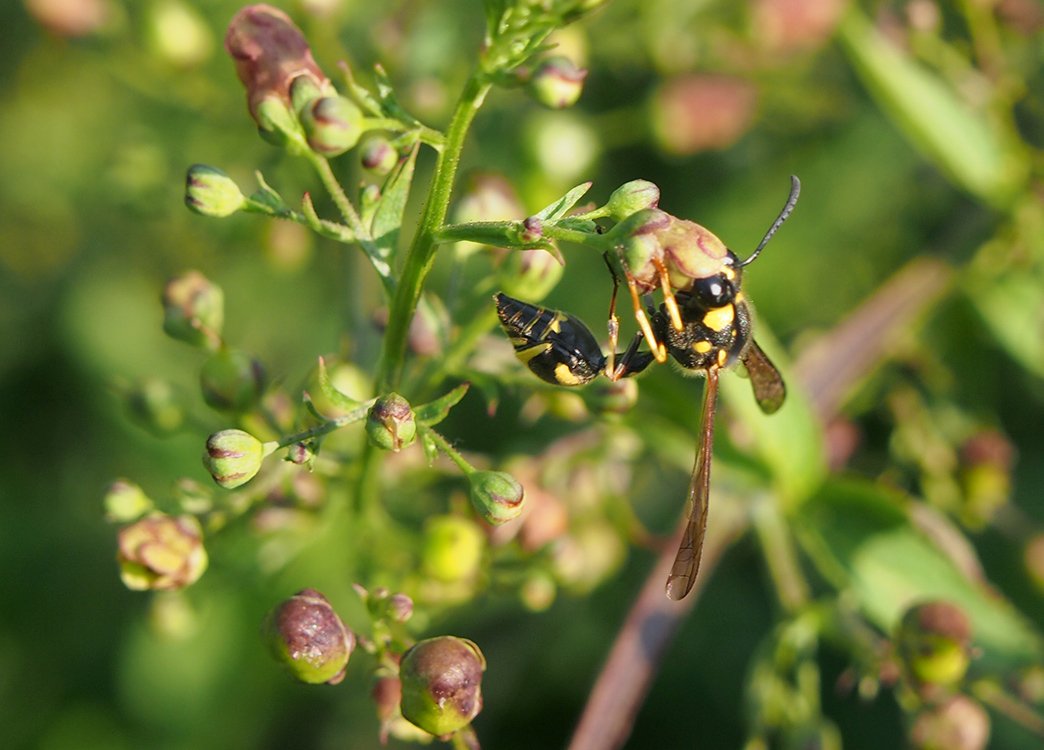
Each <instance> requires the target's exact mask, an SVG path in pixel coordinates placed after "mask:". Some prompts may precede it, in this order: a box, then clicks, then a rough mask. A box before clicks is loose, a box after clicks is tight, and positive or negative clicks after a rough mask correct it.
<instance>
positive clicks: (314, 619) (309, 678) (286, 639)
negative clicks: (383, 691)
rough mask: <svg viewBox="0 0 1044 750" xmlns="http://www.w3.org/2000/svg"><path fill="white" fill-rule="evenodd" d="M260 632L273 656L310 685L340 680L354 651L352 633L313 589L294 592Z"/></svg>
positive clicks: (332, 682) (328, 603) (275, 610)
mask: <svg viewBox="0 0 1044 750" xmlns="http://www.w3.org/2000/svg"><path fill="white" fill-rule="evenodd" d="M264 634H265V639H266V640H267V641H268V645H269V647H270V648H271V649H272V653H273V654H275V657H276V659H278V660H279V661H280V662H282V663H283V664H284V665H285V666H286V667H287V668H288V669H289V670H290V672H291V674H293V676H294V677H296V678H297V679H298V680H300V681H301V682H307V683H311V684H313V685H318V684H320V683H324V682H325V683H328V684H330V685H336V684H337V683H339V682H340V681H341V680H343V679H344V675H345V671H346V670H347V668H348V659H349V658H350V657H351V655H352V651H354V650H355V634H354V633H352V631H350V630H349V629H348V628H346V627H345V625H344V623H343V622H341V618H340V617H338V616H337V613H336V612H335V611H334V608H333V607H332V606H331V605H330V602H329V601H327V599H326V597H325V596H323V595H322V594H320V593H319V592H318V591H316V590H315V589H304V590H302V591H298V592H297V593H296V594H294V595H293V596H292V597H290V598H289V599H287V600H286V601H284V602H282V603H281V604H279V606H277V607H276V608H275V609H274V610H272V612H271V613H270V614H269V615H268V618H267V619H266V621H265V627H264Z"/></svg>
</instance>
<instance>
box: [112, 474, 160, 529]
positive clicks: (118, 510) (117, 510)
mask: <svg viewBox="0 0 1044 750" xmlns="http://www.w3.org/2000/svg"><path fill="white" fill-rule="evenodd" d="M103 502H104V504H105V520H107V521H112V522H114V523H129V522H131V521H134V520H137V519H139V518H141V517H142V516H143V515H145V514H146V513H148V512H149V511H151V510H152V508H153V504H152V500H151V498H149V496H148V495H146V494H145V491H144V490H143V489H142V488H141V487H139V486H138V485H136V484H135V483H134V482H132V481H130V480H129V479H117V480H116V481H114V482H113V483H112V484H110V485H109V488H108V489H107V490H106V491H105V498H104V501H103Z"/></svg>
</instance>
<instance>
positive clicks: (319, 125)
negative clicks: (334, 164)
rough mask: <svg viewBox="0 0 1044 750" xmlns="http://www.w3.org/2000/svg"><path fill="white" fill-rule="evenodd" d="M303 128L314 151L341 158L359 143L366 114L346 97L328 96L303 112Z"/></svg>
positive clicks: (301, 116)
mask: <svg viewBox="0 0 1044 750" xmlns="http://www.w3.org/2000/svg"><path fill="white" fill-rule="evenodd" d="M300 119H301V126H302V127H303V128H304V131H305V135H306V136H307V138H308V145H309V146H311V147H312V150H313V151H315V152H316V153H318V154H322V155H323V156H338V155H340V154H343V153H344V152H345V151H347V150H349V149H350V148H352V147H353V146H355V144H356V143H358V142H359V138H360V136H362V134H363V126H364V123H363V113H362V110H360V109H359V108H358V107H357V106H355V104H354V103H352V102H351V101H349V100H348V99H345V98H344V97H343V96H324V97H321V98H319V99H316V100H315V101H313V102H311V103H309V104H308V105H307V106H305V108H304V109H302V110H301V114H300Z"/></svg>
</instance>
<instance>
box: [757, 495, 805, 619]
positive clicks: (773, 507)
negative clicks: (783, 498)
mask: <svg viewBox="0 0 1044 750" xmlns="http://www.w3.org/2000/svg"><path fill="white" fill-rule="evenodd" d="M753 519H754V530H755V532H756V533H757V535H758V541H760V542H761V549H762V550H763V555H764V557H765V564H766V565H767V566H768V569H769V574H770V575H771V576H772V581H773V583H775V588H776V596H778V597H779V602H780V604H781V605H782V606H783V609H785V610H786V611H787V612H791V613H793V612H797V611H798V610H799V609H801V608H802V607H804V606H805V605H806V604H808V600H809V588H808V582H807V581H805V577H804V576H803V575H802V573H801V566H800V565H799V564H798V561H797V552H796V550H795V549H794V540H793V539H792V538H791V536H790V532H789V531H788V529H787V521H786V519H785V518H783V516H782V515H781V514H780V512H779V505H778V504H777V503H775V502H773V500H772V499H771V498H763V499H760V500H758V501H756V502H755V503H754V508H753Z"/></svg>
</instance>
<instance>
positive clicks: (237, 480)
mask: <svg viewBox="0 0 1044 750" xmlns="http://www.w3.org/2000/svg"><path fill="white" fill-rule="evenodd" d="M275 447H276V444H275V443H262V442H261V441H260V440H258V439H257V438H256V437H254V436H253V435H251V434H250V433H249V432H243V430H221V431H220V432H215V433H214V434H213V435H211V436H210V437H208V438H207V452H206V453H204V454H203V465H204V466H205V467H206V469H207V471H209V472H210V476H212V477H214V481H215V482H217V483H218V484H219V485H221V486H222V487H224V488H225V489H226V490H231V489H235V488H236V487H239V486H240V485H243V484H246V483H247V482H249V481H250V480H251V479H253V478H254V476H256V475H257V472H258V471H260V470H261V462H262V461H264V459H265V456H267V455H269V454H270V453H271V452H272V451H274V450H275Z"/></svg>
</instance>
